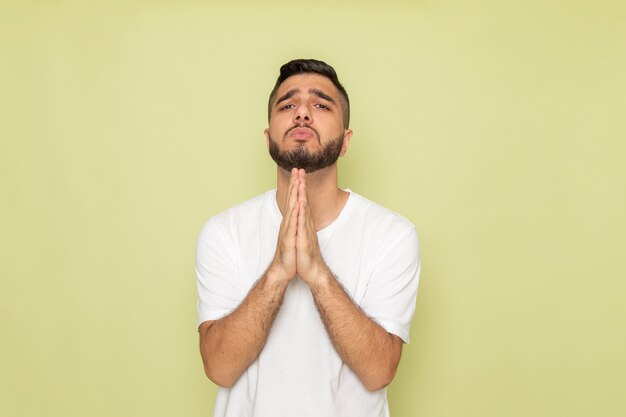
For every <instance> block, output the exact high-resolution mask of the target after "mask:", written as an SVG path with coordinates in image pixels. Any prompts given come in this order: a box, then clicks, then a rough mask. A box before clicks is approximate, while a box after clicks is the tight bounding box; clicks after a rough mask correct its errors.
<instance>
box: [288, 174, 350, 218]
mask: <svg viewBox="0 0 626 417" xmlns="http://www.w3.org/2000/svg"><path fill="white" fill-rule="evenodd" d="M289 174H290V173H289V172H288V171H285V170H284V169H282V168H277V185H278V189H277V192H276V201H277V203H278V207H279V208H280V211H281V213H282V214H283V215H284V214H285V213H284V210H285V201H286V199H287V191H288V188H289ZM306 188H307V197H308V201H309V207H310V209H311V216H312V218H313V223H315V229H316V230H321V229H323V228H324V227H326V226H328V225H329V224H330V223H332V222H333V221H334V220H335V219H336V218H337V217H338V216H339V213H341V210H342V209H343V207H344V205H345V204H346V202H347V201H348V196H349V193H347V192H346V191H343V190H341V189H340V188H339V187H338V186H337V164H333V165H331V166H329V167H327V168H324V169H320V170H318V171H315V172H313V173H310V174H306Z"/></svg>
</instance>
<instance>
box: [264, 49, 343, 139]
mask: <svg viewBox="0 0 626 417" xmlns="http://www.w3.org/2000/svg"><path fill="white" fill-rule="evenodd" d="M311 73H315V74H320V75H322V76H324V77H326V78H328V79H329V80H330V81H331V82H332V83H333V85H334V86H335V87H337V90H338V91H339V99H340V101H341V107H342V109H343V126H344V128H346V129H347V128H348V126H349V125H350V99H348V93H347V92H346V89H345V88H343V85H341V83H340V82H339V78H338V77H337V73H336V72H335V69H334V68H333V67H331V66H330V65H328V64H327V63H325V62H323V61H318V60H316V59H294V60H293V61H289V62H287V63H286V64H285V65H283V66H282V67H280V75H278V79H277V80H276V84H275V85H274V89H273V90H272V92H271V93H270V99H269V102H268V104H267V120H268V121H269V119H270V117H271V115H272V101H274V99H275V98H276V92H277V91H278V87H280V85H281V84H282V83H283V82H284V81H285V80H286V79H287V78H289V77H291V76H292V75H298V74H311Z"/></svg>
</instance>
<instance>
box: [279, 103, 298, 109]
mask: <svg viewBox="0 0 626 417" xmlns="http://www.w3.org/2000/svg"><path fill="white" fill-rule="evenodd" d="M294 107H295V106H294V105H293V104H285V105H284V106H282V107H280V108H279V109H278V110H287V109H292V108H294Z"/></svg>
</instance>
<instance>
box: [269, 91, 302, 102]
mask: <svg viewBox="0 0 626 417" xmlns="http://www.w3.org/2000/svg"><path fill="white" fill-rule="evenodd" d="M299 92H300V89H298V88H292V89H291V90H289V91H287V92H286V93H285V94H284V95H282V96H280V97H279V98H278V100H276V103H274V106H277V105H278V103H280V102H281V101H285V100H289V99H290V98H291V97H293V96H294V95H295V94H296V93H299Z"/></svg>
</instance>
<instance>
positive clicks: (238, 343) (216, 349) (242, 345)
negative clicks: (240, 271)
mask: <svg viewBox="0 0 626 417" xmlns="http://www.w3.org/2000/svg"><path fill="white" fill-rule="evenodd" d="M287 284H288V281H284V280H278V279H276V277H275V276H274V275H273V274H272V272H271V271H268V272H266V273H265V274H264V276H263V277H262V278H261V279H260V280H259V281H258V282H257V284H256V285H255V286H254V287H253V288H252V290H251V291H250V292H249V293H248V295H247V296H246V298H245V299H244V301H243V302H242V303H241V304H240V305H239V307H237V309H235V310H234V311H233V312H232V313H231V314H229V315H227V316H225V317H223V318H221V319H219V320H216V321H214V322H210V323H208V325H206V326H203V325H201V327H200V352H201V355H202V361H203V363H204V370H205V373H206V374H207V376H208V377H209V378H210V379H211V380H212V381H213V382H215V383H216V384H218V385H220V386H224V387H229V386H232V385H233V384H234V383H235V382H236V381H237V379H239V377H240V376H241V374H242V373H243V372H244V371H245V370H246V369H247V368H248V366H250V364H251V363H252V362H253V361H254V360H255V359H256V357H257V356H258V355H259V353H260V352H261V349H262V348H263V346H264V345H265V342H266V340H267V336H268V334H269V331H270V328H271V326H272V323H273V321H274V318H275V317H276V314H277V312H278V310H279V308H280V305H281V303H282V300H283V296H284V293H285V290H286V288H287Z"/></svg>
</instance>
